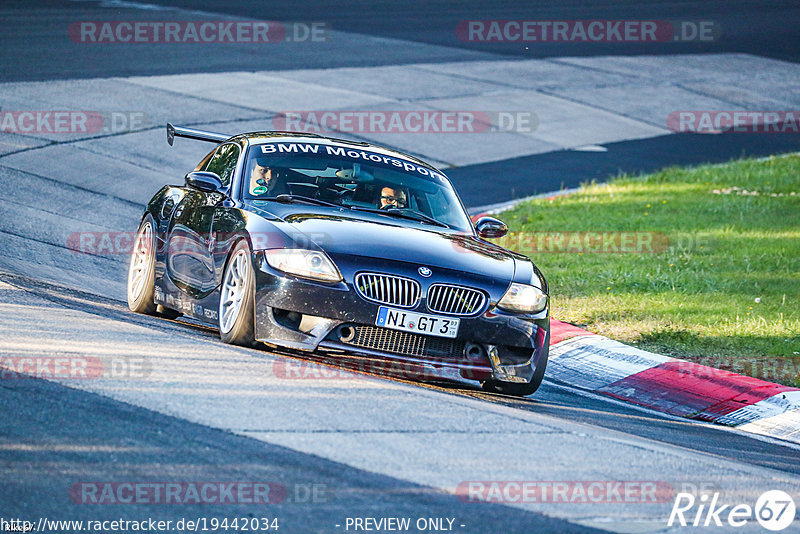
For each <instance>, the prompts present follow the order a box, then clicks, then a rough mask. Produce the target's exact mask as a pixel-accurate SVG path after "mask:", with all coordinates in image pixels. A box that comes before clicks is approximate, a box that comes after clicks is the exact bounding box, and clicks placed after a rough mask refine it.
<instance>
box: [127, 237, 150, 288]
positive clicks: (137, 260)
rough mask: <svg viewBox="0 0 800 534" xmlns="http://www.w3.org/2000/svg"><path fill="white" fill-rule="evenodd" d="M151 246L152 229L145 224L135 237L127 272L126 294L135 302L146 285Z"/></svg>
mask: <svg viewBox="0 0 800 534" xmlns="http://www.w3.org/2000/svg"><path fill="white" fill-rule="evenodd" d="M152 246H153V227H152V226H151V224H150V223H149V222H147V223H145V225H144V226H142V228H141V230H139V234H138V235H137V236H136V242H135V243H134V244H133V253H132V254H131V268H130V270H129V271H128V292H129V293H128V294H129V296H130V298H131V300H136V299H138V298H139V296H140V295H141V294H142V292H143V291H144V290H145V285H146V284H147V270H148V269H149V267H150V259H151V257H152Z"/></svg>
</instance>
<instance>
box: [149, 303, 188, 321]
mask: <svg viewBox="0 0 800 534" xmlns="http://www.w3.org/2000/svg"><path fill="white" fill-rule="evenodd" d="M156 315H158V316H159V317H163V318H164V319H177V318H178V317H180V316H181V315H183V313H181V312H179V311H178V310H173V309H172V308H167V307H165V306H162V305H161V304H159V305H158V306H156Z"/></svg>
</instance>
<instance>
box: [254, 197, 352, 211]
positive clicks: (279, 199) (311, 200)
mask: <svg viewBox="0 0 800 534" xmlns="http://www.w3.org/2000/svg"><path fill="white" fill-rule="evenodd" d="M260 200H274V201H275V202H282V203H284V204H291V203H292V202H305V203H306V204H313V205H315V206H329V207H332V208H341V207H342V206H341V205H340V204H334V203H333V202H327V201H325V200H320V199H318V198H313V197H305V196H303V195H286V194H284V195H278V196H277V197H268V198H264V199H260Z"/></svg>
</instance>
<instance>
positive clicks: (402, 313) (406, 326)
mask: <svg viewBox="0 0 800 534" xmlns="http://www.w3.org/2000/svg"><path fill="white" fill-rule="evenodd" d="M459 322H460V319H453V318H451V317H442V316H441V315H425V314H422V313H414V312H410V311H406V310H398V309H395V308H387V307H386V306H381V307H380V308H378V318H377V319H375V324H376V325H378V326H383V327H386V328H392V329H394V330H403V331H405V332H413V333H415V334H427V335H429V336H439V337H450V338H454V337H456V336H457V335H458V324H459Z"/></svg>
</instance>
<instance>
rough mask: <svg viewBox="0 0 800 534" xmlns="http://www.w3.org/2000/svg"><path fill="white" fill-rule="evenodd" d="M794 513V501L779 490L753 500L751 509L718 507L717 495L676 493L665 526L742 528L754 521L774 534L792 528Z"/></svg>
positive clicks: (724, 505)
mask: <svg viewBox="0 0 800 534" xmlns="http://www.w3.org/2000/svg"><path fill="white" fill-rule="evenodd" d="M795 512H796V509H795V503H794V499H792V497H791V495H789V494H788V493H786V492H785V491H781V490H771V491H765V492H764V493H762V494H761V496H760V497H759V498H758V500H756V504H755V507H752V506H750V505H749V504H736V505H731V504H721V503H720V502H719V493H714V494H713V495H712V496H709V495H708V494H703V495H701V496H700V498H696V497H695V496H694V495H692V494H691V493H678V494H677V495H676V496H675V503H674V504H673V505H672V511H671V512H670V514H669V520H668V521H667V526H669V527H671V526H673V525H676V524H677V525H680V526H682V527H686V526H693V527H709V526H717V527H722V526H725V527H743V526H745V525H746V524H748V523H749V522H750V521H752V520H753V519H755V520H756V521H758V523H759V524H760V525H761V526H762V527H763V528H765V529H767V530H771V531H773V532H778V531H781V530H783V529H785V528H787V527H789V526H790V525H791V524H792V522H793V521H794V518H795Z"/></svg>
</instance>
